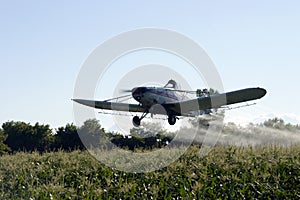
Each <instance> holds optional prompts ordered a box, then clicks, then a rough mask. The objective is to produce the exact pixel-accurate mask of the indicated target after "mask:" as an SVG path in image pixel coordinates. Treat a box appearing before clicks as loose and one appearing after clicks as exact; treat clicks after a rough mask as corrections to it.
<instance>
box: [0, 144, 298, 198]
mask: <svg viewBox="0 0 300 200" xmlns="http://www.w3.org/2000/svg"><path fill="white" fill-rule="evenodd" d="M198 152H199V148H197V147H191V148H190V149H189V150H188V151H187V152H186V153H185V154H184V155H183V156H182V157H181V158H180V159H179V160H177V161H176V162H174V163H172V164H171V165H170V166H168V167H165V168H163V169H161V170H159V171H155V172H149V173H141V174H137V173H125V172H121V171H117V170H113V169H111V168H108V167H106V166H104V165H103V164H101V163H99V162H98V161H97V160H96V159H94V158H93V157H92V156H90V154H88V152H87V151H73V152H69V153H68V152H63V151H60V152H49V153H44V154H42V155H41V154H39V153H36V152H35V153H17V154H14V155H3V156H1V157H0V199H181V198H183V199H206V198H213V199H254V198H259V199H296V198H297V199H299V198H300V156H299V152H300V146H289V147H282V146H264V147H256V148H253V147H233V146H230V147H221V146H219V147H215V148H214V149H213V150H212V151H211V152H210V153H209V155H208V156H206V157H203V158H199V157H198Z"/></svg>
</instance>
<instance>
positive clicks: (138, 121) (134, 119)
mask: <svg viewBox="0 0 300 200" xmlns="http://www.w3.org/2000/svg"><path fill="white" fill-rule="evenodd" d="M132 123H133V126H135V127H138V126H140V125H141V120H140V118H139V117H138V116H134V117H133V119H132Z"/></svg>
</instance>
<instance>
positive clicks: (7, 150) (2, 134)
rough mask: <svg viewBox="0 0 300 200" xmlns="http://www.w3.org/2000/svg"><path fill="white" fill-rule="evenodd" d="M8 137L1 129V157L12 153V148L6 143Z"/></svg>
mask: <svg viewBox="0 0 300 200" xmlns="http://www.w3.org/2000/svg"><path fill="white" fill-rule="evenodd" d="M6 138H7V135H6V134H4V132H3V130H2V129H0V155H3V154H5V153H7V152H9V151H10V148H9V147H8V146H7V145H6V144H5V143H4V142H5V140H6Z"/></svg>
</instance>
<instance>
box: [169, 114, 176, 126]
mask: <svg viewBox="0 0 300 200" xmlns="http://www.w3.org/2000/svg"><path fill="white" fill-rule="evenodd" d="M168 122H169V124H170V125H174V124H175V123H176V117H175V116H169V118H168Z"/></svg>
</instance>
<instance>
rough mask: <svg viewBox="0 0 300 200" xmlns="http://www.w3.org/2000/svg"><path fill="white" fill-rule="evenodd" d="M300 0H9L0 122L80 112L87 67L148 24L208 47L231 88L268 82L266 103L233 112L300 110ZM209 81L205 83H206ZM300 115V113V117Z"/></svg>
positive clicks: (2, 9) (49, 119)
mask: <svg viewBox="0 0 300 200" xmlns="http://www.w3.org/2000/svg"><path fill="white" fill-rule="evenodd" d="M299 4H300V3H298V1H238V0H236V1H230V0H229V1H185V2H183V1H174V0H172V1H137V0H130V1H129V0H128V1H85V2H83V1H32V0H28V1H14V0H12V1H2V2H1V6H0V27H1V31H0V68H1V79H0V91H1V97H2V98H1V99H2V100H1V101H2V102H1V105H0V110H1V111H0V122H2V123H3V122H5V121H8V120H22V121H26V122H32V123H34V122H37V121H38V122H41V123H47V124H50V125H51V126H52V127H58V126H64V125H65V124H66V123H68V122H72V121H73V111H72V106H73V104H72V102H71V100H70V99H71V98H72V96H73V90H74V84H75V81H76V77H77V75H78V73H79V70H80V67H81V66H82V64H83V62H84V60H85V59H86V58H87V57H88V55H89V54H90V53H91V52H92V51H93V49H94V48H96V47H97V46H98V45H99V44H101V43H102V42H104V41H106V40H107V39H109V38H111V37H113V36H115V35H117V34H120V33H122V32H124V31H129V30H132V29H136V28H143V27H157V28H164V29H171V30H174V31H177V32H179V33H182V34H184V35H186V36H188V37H190V38H191V39H193V40H194V41H196V42H197V43H198V44H199V45H200V46H202V47H203V48H204V49H205V50H206V52H207V54H208V55H209V56H210V57H211V59H212V60H213V62H214V63H215V65H216V67H217V69H218V71H219V73H220V75H221V78H222V81H223V84H224V88H225V90H226V91H229V90H234V89H240V88H243V87H249V86H261V87H264V88H266V89H267V90H268V95H267V96H266V97H265V98H264V99H262V100H260V101H259V104H258V105H257V106H252V107H248V108H242V109H240V110H238V111H230V113H229V116H230V117H231V118H230V119H231V120H241V119H245V120H246V119H248V120H249V119H256V118H259V117H262V116H275V115H279V116H283V115H286V116H287V117H291V118H293V120H294V121H295V120H297V119H300V108H299V106H298V102H300V95H299V94H298V88H299V85H300V79H299V74H300V56H299V55H300V37H299V35H300V13H299V7H300V5H299ZM199 87H201V86H199ZM299 123H300V121H299Z"/></svg>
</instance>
